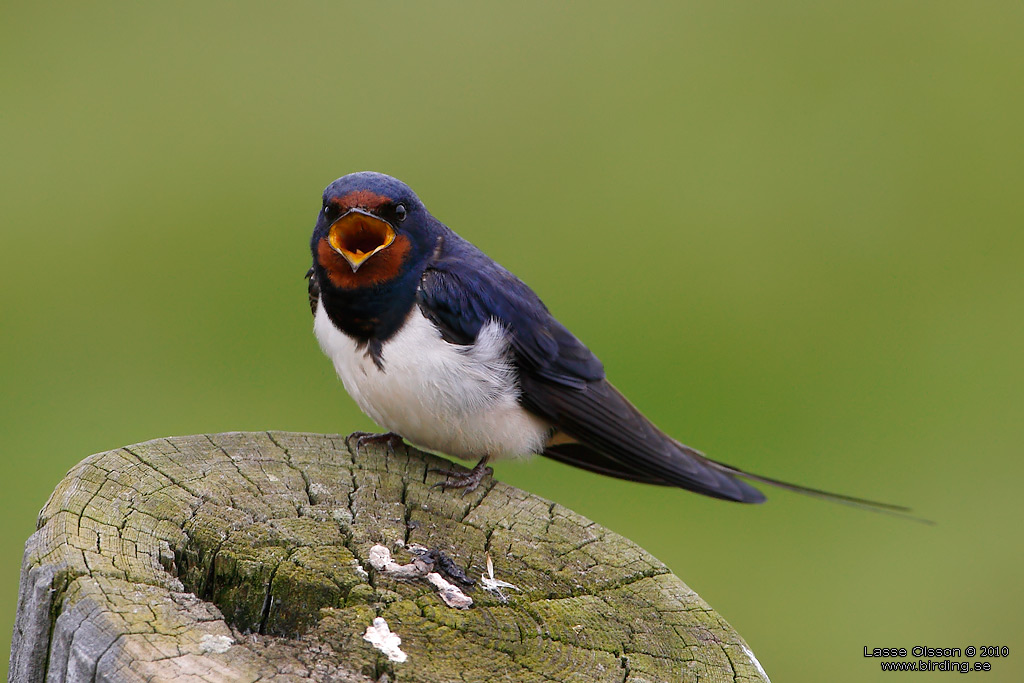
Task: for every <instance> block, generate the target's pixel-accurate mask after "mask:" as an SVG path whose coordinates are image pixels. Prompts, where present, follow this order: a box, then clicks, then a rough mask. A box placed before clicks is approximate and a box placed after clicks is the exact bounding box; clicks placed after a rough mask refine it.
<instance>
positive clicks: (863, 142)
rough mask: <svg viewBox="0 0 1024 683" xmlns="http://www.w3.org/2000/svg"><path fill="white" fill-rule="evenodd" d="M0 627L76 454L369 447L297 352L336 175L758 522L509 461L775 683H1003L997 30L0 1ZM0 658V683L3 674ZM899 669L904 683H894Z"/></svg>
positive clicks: (606, 6) (458, 6)
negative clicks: (654, 572) (301, 436)
mask: <svg viewBox="0 0 1024 683" xmlns="http://www.w3.org/2000/svg"><path fill="white" fill-rule="evenodd" d="M0 24H2V26H0V50H2V55H3V59H2V65H0V68H2V75H0V78H2V81H0V87H2V103H0V106H2V121H0V123H2V128H0V133H2V156H3V162H2V165H0V173H2V181H0V193H2V196H0V211H2V224H0V325H2V334H0V378H2V380H0V381H2V385H0V434H2V444H3V453H4V455H3V458H4V460H3V465H2V467H3V470H2V471H3V476H2V481H0V486H2V487H3V488H2V491H0V500H2V501H3V509H4V511H5V517H6V519H7V522H6V523H5V524H4V525H3V528H2V530H0V544H2V545H0V557H2V558H3V559H2V562H0V633H2V634H3V637H4V638H9V634H10V628H11V623H12V620H13V615H14V611H15V602H16V595H17V576H18V569H19V561H20V557H21V552H22V544H23V542H24V540H25V539H26V538H27V537H28V535H29V534H30V533H31V532H32V530H33V528H34V522H35V515H36V512H37V511H38V509H39V508H40V507H41V506H42V504H43V503H44V501H45V500H46V497H47V495H48V494H49V492H50V491H51V490H52V488H53V487H54V485H55V484H56V483H57V481H58V480H59V479H60V478H61V476H62V475H63V474H64V472H65V471H66V470H67V469H68V468H70V467H71V466H72V465H73V464H74V463H76V462H77V461H78V460H80V459H81V458H83V457H84V456H86V455H88V454H90V453H93V452H96V451H101V450H107V449H110V448H114V447H117V446H120V445H123V444H128V443H133V442H137V441H142V440H146V439H150V438H154V437H158V436H165V435H172V434H191V433H196V432H209V431H226V430H261V429H271V428H272V429H288V430H303V431H306V430H308V431H322V432H347V431H349V430H353V429H369V428H371V427H372V425H371V423H370V422H369V421H368V420H367V419H366V418H365V417H363V416H362V415H361V414H359V412H358V410H357V409H356V408H355V406H354V404H353V403H352V402H351V401H350V400H349V398H348V397H347V396H346V395H345V394H344V391H343V389H342V387H341V384H340V382H338V380H337V379H336V378H335V376H334V374H333V372H332V370H331V367H330V365H329V363H328V362H327V360H326V359H325V358H323V357H322V356H321V354H320V351H319V349H318V348H317V345H316V342H315V340H314V338H313V335H312V333H311V324H312V323H311V318H310V316H309V311H308V308H307V306H306V293H305V282H304V281H303V279H302V275H303V273H304V272H305V270H306V268H307V267H308V264H309V260H310V257H309V253H308V246H307V244H308V237H309V233H310V231H311V228H312V225H313V222H314V219H315V216H316V213H317V211H318V209H319V206H320V193H321V191H322V189H323V187H324V186H325V185H326V184H327V183H329V182H330V181H331V180H333V179H334V178H336V177H338V176H340V175H343V174H345V173H348V172H350V171H355V170H362V169H373V170H379V171H384V172H387V173H391V174H393V175H396V176H398V177H399V178H402V179H403V180H405V181H406V182H408V183H409V184H410V185H411V186H412V187H413V188H414V189H415V190H416V191H417V192H418V193H419V195H420V196H421V197H422V199H423V200H424V201H425V202H426V204H427V206H428V207H429V208H430V209H431V211H432V212H433V213H434V214H435V215H437V216H438V217H440V218H441V219H442V220H443V221H445V222H446V223H447V224H448V225H450V226H451V227H452V228H453V229H455V230H456V231H458V232H460V233H461V234H462V235H463V236H465V237H467V238H469V239H470V240H472V241H473V242H475V243H476V244H478V245H479V246H480V247H482V248H483V249H484V250H485V251H486V252H487V253H488V254H490V255H492V256H493V257H494V258H496V259H497V260H499V261H500V262H501V263H503V264H504V265H506V266H507V267H509V268H510V269H512V270H513V271H514V272H516V273H517V274H519V275H520V277H522V278H523V279H524V280H525V281H526V282H528V283H529V284H531V285H532V286H533V287H534V288H535V289H536V290H537V291H538V292H539V293H540V294H541V296H542V297H543V298H544V299H545V301H546V302H547V303H548V305H549V307H550V308H551V309H552V310H553V311H554V312H555V314H556V315H557V316H558V317H559V318H560V319H561V320H562V321H564V322H565V323H566V324H567V325H568V326H569V327H570V328H571V329H572V330H574V331H575V332H576V333H577V335H578V336H579V337H580V338H581V339H583V340H584V341H585V342H586V343H588V344H589V345H590V346H591V347H592V348H593V349H594V350H595V351H596V352H597V354H598V355H599V356H600V357H601V358H602V359H603V360H604V361H605V364H606V366H607V368H608V371H609V374H610V376H611V378H612V379H613V381H614V382H615V383H616V384H617V385H618V386H619V387H620V388H621V389H622V390H623V391H624V392H625V393H626V394H627V395H628V396H630V397H632V399H633V400H634V402H636V403H637V404H638V405H639V406H640V407H641V409H643V410H644V411H645V412H646V413H647V414H648V415H650V416H651V417H652V418H654V419H655V421H656V422H658V423H659V424H660V425H661V426H662V427H664V428H665V429H666V430H667V431H669V432H671V433H672V434H674V435H676V436H678V437H679V438H681V439H683V440H684V441H686V442H687V443H689V444H691V445H693V446H695V447H698V448H701V449H703V450H705V451H707V452H708V453H710V454H712V455H713V456H717V457H719V458H721V459H723V460H725V461H726V462H730V463H734V464H736V465H740V466H743V467H746V468H749V469H751V470H753V471H756V472H761V473H764V474H768V475H773V476H777V477H781V478H785V479H790V480H794V481H799V482H802V483H806V484H809V485H813V486H820V487H823V488H827V489H832V490H837V491H842V492H846V493H850V494H854V495H862V496H867V497H873V498H878V499H881V500H886V501H894V502H899V503H904V504H907V505H910V506H912V507H913V508H914V509H915V510H916V511H918V512H919V513H920V514H921V515H923V516H926V517H929V518H933V519H935V520H937V521H938V524H937V525H936V526H934V527H926V526H922V525H918V524H914V523H910V522H906V521H901V520H897V519H893V518H889V517H885V516H882V515H875V514H871V513H867V512H861V511H857V510H852V509H849V508H846V507H842V506H837V505H830V504H827V503H822V502H819V501H815V500H810V499H806V498H802V497H799V496H795V495H792V494H787V493H785V492H779V491H769V493H770V494H771V500H770V501H769V503H768V504H766V505H764V506H760V507H743V506H738V505H729V504H724V503H720V502H717V501H712V500H708V499H705V498H701V497H698V496H695V495H691V494H687V493H684V492H680V491H675V490H663V489H657V488H648V487H643V486H639V485H633V484H629V483H624V482H619V481H614V480H610V479H605V478H601V477H598V476H595V475H591V474H587V473H584V472H580V471H575V470H571V469H569V468H566V467H563V466H560V465H557V464H554V463H549V462H541V461H540V459H537V460H535V461H534V462H531V463H529V464H510V465H499V467H498V476H499V477H500V478H502V479H504V480H505V481H507V482H510V483H512V484H515V485H517V486H520V487H523V488H525V489H528V490H530V491H532V492H535V493H537V494H539V495H541V496H545V497H547V498H550V499H552V500H555V501H558V502H559V503H562V504H564V505H566V506H568V507H570V508H573V509H575V510H577V511H579V512H581V513H582V514H584V515H587V516H588V517H590V518H592V519H595V520H597V521H598V522H600V523H601V524H604V525H605V526H607V527H610V528H611V529H614V530H615V531H618V532H620V533H622V534H624V535H626V536H628V537H630V538H632V539H634V540H635V541H637V542H638V543H640V544H641V545H643V546H645V547H646V548H648V549H649V550H650V551H651V552H653V553H654V554H655V555H656V556H658V557H659V558H661V559H662V560H664V561H665V562H666V563H667V564H668V565H669V566H670V567H672V569H673V570H674V571H675V572H676V573H677V574H678V575H679V576H680V577H682V578H683V580H685V581H686V582H687V583H688V584H689V585H690V586H692V587H693V588H694V589H695V590H697V591H698V592H699V593H700V594H701V595H702V596H703V597H704V598H705V599H707V600H708V601H709V602H710V603H711V604H712V605H713V606H714V607H715V608H716V609H717V610H719V611H720V612H721V614H722V615H724V616H725V618H726V619H728V620H729V621H730V622H731V623H732V624H733V625H734V626H735V627H736V628H737V630H738V631H739V632H740V633H741V634H743V636H744V637H745V638H746V639H747V640H748V641H749V643H750V645H751V647H752V648H753V650H754V651H755V652H756V653H757V654H758V656H759V658H760V660H761V662H762V663H763V665H764V667H765V668H766V669H767V671H768V673H769V674H770V675H771V676H772V677H773V678H774V680H776V681H823V680H828V681H865V680H876V679H877V680H887V678H886V676H884V675H882V674H881V673H880V671H879V666H878V664H877V660H868V659H864V658H863V656H862V648H863V647H864V646H865V645H867V646H869V647H876V646H877V647H881V646H895V647H899V646H903V647H908V648H909V647H912V646H914V645H928V646H933V647H940V646H941V647H965V646H967V645H972V644H973V645H984V644H987V645H1006V646H1008V647H1009V648H1010V657H1009V659H1007V660H995V661H994V662H993V672H992V673H990V674H989V675H988V676H987V677H986V680H999V681H1011V680H1022V678H1021V674H1022V671H1024V649H1022V648H1021V645H1022V644H1024V618H1022V616H1021V614H1022V610H1024V588H1022V585H1021V572H1022V560H1024V543H1022V537H1024V534H1022V533H1021V530H1020V523H1021V517H1022V512H1024V504H1022V502H1021V493H1020V488H1021V477H1022V475H1024V461H1022V458H1021V457H1020V444H1021V443H1022V440H1024V433H1022V432H1024V429H1022V426H1021V425H1022V419H1021V417H1022V408H1024V389H1022V383H1024V359H1022V354H1021V350H1022V348H1024V324H1022V303H1024V268H1022V265H1024V258H1022V257H1024V237H1022V231H1021V227H1022V225H1024V200H1022V185H1024V133H1022V130H1024V127H1022V121H1024V89H1022V83H1024V46H1022V45H1024V43H1022V39H1021V36H1022V35H1024V5H1022V4H1021V3H1020V2H1003V3H963V2H931V1H930V2H915V3H906V2H896V3H893V2H888V1H886V2H858V3H848V4H846V6H838V5H833V4H828V3H812V2H805V3H800V2H783V3H735V2H714V3H712V2H705V3H700V4H694V3H685V4H680V3H670V2H666V3H662V4H649V5H648V4H643V5H637V4H634V5H633V6H631V7H630V8H629V9H626V8H624V7H622V6H620V5H618V4H615V3H602V4H598V3H587V4H586V5H582V4H581V5H579V6H578V7H575V8H569V7H568V6H556V5H554V4H552V3H514V4H513V3H505V4H496V3H495V4H490V3H488V4H476V5H470V4H468V3H466V4H463V3H437V2H435V3H429V4H428V3H421V4H419V5H413V4H411V3H408V4H407V3H390V4H377V3H358V4H356V3H340V2H335V3H328V2H295V3H241V2H239V3H218V4H216V6H211V5H210V4H209V3H205V2H202V3H171V4H168V3H146V4H144V5H141V4H140V5H136V3H127V2H125V3H120V4H108V5H105V6H103V7H86V6H84V4H81V5H80V4H77V3H65V4H64V5H60V6H58V5H54V4H49V3H5V5H4V7H3V9H2V21H0ZM4 664H5V665H6V658H4ZM932 675H933V676H934V675H938V674H932Z"/></svg>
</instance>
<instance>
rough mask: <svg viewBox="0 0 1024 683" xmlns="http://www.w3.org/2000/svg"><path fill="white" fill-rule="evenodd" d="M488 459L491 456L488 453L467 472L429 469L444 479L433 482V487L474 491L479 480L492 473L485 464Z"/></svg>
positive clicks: (467, 491) (466, 491)
mask: <svg viewBox="0 0 1024 683" xmlns="http://www.w3.org/2000/svg"><path fill="white" fill-rule="evenodd" d="M490 459H491V458H490V456H488V455H485V456H484V457H482V458H480V462H478V463H477V464H476V465H475V466H474V467H473V469H471V470H470V471H469V472H457V471H455V470H436V469H432V470H430V471H431V472H437V473H438V474H443V475H445V480H444V481H442V482H441V483H440V484H434V488H438V487H440V488H441V489H442V490H446V489H464V490H465V493H469V492H470V491H475V490H476V487H477V486H479V485H480V482H481V481H482V480H483V478H484V477H486V476H487V475H489V474H494V470H493V469H492V468H490V467H488V466H487V461H488V460H490Z"/></svg>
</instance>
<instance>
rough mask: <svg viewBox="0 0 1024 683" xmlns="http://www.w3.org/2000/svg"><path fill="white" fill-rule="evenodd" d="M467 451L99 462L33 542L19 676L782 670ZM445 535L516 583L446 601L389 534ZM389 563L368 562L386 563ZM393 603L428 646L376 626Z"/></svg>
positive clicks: (648, 568)
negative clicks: (389, 559)
mask: <svg viewBox="0 0 1024 683" xmlns="http://www.w3.org/2000/svg"><path fill="white" fill-rule="evenodd" d="M448 466H450V463H448V462H447V461H444V460H441V459H439V458H436V457H435V456H432V455H428V454H424V453H420V452H419V451H416V450H414V449H408V450H407V449H405V448H404V447H399V448H398V449H397V452H395V453H388V452H387V450H386V448H383V447H381V448H374V447H368V448H364V449H363V450H362V451H361V452H360V454H359V455H358V456H357V455H356V454H355V453H354V452H353V451H352V450H351V449H350V448H349V445H348V443H347V442H346V440H345V438H344V437H341V436H325V435H318V434H296V433H288V432H269V433H263V432H259V433H227V434H210V435H197V436H186V437H176V438H169V439H157V440H155V441H149V442H146V443H142V444H137V445H134V446H127V447H125V448H120V449H117V450H113V451H109V452H106V453H99V454H96V455H93V456H91V457H89V458H86V459H85V460H84V461H82V462H81V463H80V464H79V465H77V466H76V467H75V468H74V469H72V470H71V472H69V473H68V475H67V477H66V478H65V479H64V480H63V481H62V482H61V483H60V484H59V485H58V487H57V489H56V490H55V491H54V493H53V495H52V496H51V497H50V500H49V501H48V502H47V504H46V506H45V507H44V508H43V510H42V512H41V513H40V516H39V523H38V531H37V532H36V533H35V534H33V535H32V537H31V538H30V539H29V541H28V543H27V544H26V550H25V559H24V562H23V565H22V575H21V586H20V594H19V601H18V614H17V622H16V626H15V631H14V643H13V647H12V651H11V668H10V678H9V680H11V681H18V682H25V683H35V682H37V681H44V680H45V681H48V682H49V681H53V682H59V681H92V680H96V681H182V682H184V681H252V682H255V681H261V680H273V681H339V682H345V681H353V682H354V681H385V680H387V681H402V682H410V683H412V682H422V683H428V682H438V681H469V682H471V681H524V682H527V681H529V682H532V681H538V682H540V681H581V682H583V681H586V682H595V681H608V682H615V683H640V682H654V681H702V682H711V681H763V680H766V679H765V678H764V677H763V676H762V674H761V673H760V672H759V665H757V663H756V660H754V659H753V655H752V654H751V652H750V650H749V648H748V647H747V646H746V644H745V643H744V642H743V640H742V639H741V638H740V637H739V635H737V634H736V633H735V631H733V630H732V628H731V627H730V626H729V625H728V624H727V623H726V622H725V621H724V620H723V619H722V618H721V617H720V616H718V614H716V613H715V612H714V611H713V610H712V609H711V608H710V607H709V606H708V605H707V604H706V603H705V602H704V601H703V600H701V599H700V597H699V596H698V595H697V594H696V593H694V592H693V591H691V590H690V589H689V588H688V587H687V586H686V585H684V584H683V582H682V581H680V580H679V579H678V578H676V577H675V576H674V575H672V574H671V573H670V572H669V570H668V569H667V568H666V567H665V566H664V565H663V564H662V563H661V562H659V561H658V560H657V559H655V558H654V557H652V556H651V555H650V554H649V553H647V552H646V551H644V550H643V549H642V548H640V547H638V546H637V545H635V544H634V543H632V542H631V541H629V540H627V539H625V538H623V537H621V536H619V535H617V534H615V533H613V532H610V531H608V530H606V529H603V528H602V527H599V526H598V525H596V524H594V523H593V522H591V521H589V520H587V519H585V518H584V517H581V516H580V515H578V514H576V513H574V512H572V511H571V510H568V509H566V508H564V507H562V506H560V505H557V504H555V503H551V502H549V501H546V500H543V499H541V498H538V497H536V496H533V495H530V494H528V493H526V492H524V491H521V490H519V489H515V488H512V487H510V486H507V485H505V484H501V483H499V482H496V481H494V480H493V479H491V478H487V479H485V480H484V482H483V484H482V485H481V486H480V488H479V489H477V490H476V491H474V492H472V493H469V494H468V495H466V496H463V495H462V494H461V492H459V491H447V492H445V491H442V490H441V489H439V488H432V485H433V484H436V483H438V482H440V481H441V478H442V475H439V474H436V473H433V472H429V471H428V470H429V469H430V468H437V467H442V468H443V467H448ZM378 543H379V544H382V545H385V546H387V547H389V548H391V549H392V551H393V552H394V553H395V555H396V559H397V560H399V561H400V562H407V561H409V558H410V554H409V552H408V551H407V550H405V549H404V548H405V546H408V545H409V544H410V543H419V544H422V545H424V546H427V547H428V548H432V549H438V550H442V551H444V552H445V553H447V554H448V555H449V556H450V557H451V558H453V559H454V560H455V562H456V563H458V564H459V565H461V566H462V567H463V568H465V569H467V571H468V573H469V575H470V576H471V577H474V578H479V577H480V576H481V575H482V574H483V573H484V571H485V569H484V567H485V564H486V556H487V553H490V555H491V557H492V559H493V561H494V567H495V578H497V579H501V580H504V581H508V582H510V583H513V584H516V585H517V586H518V587H519V588H520V589H521V592H514V591H507V594H508V604H502V602H501V601H500V599H499V597H498V596H496V595H494V594H492V593H488V592H486V591H483V590H481V589H480V587H479V584H477V586H475V587H473V588H472V589H469V590H468V593H469V595H470V596H472V598H473V600H474V605H473V607H472V608H470V609H468V610H456V609H451V608H449V607H446V606H445V605H444V603H442V602H441V600H440V598H439V597H438V595H437V594H436V592H435V591H434V589H433V588H432V587H431V586H430V585H429V584H428V583H427V582H426V581H415V582H402V581H398V580H395V579H393V578H391V577H389V576H387V575H385V574H378V573H376V572H374V571H373V570H372V569H371V568H370V566H369V564H368V563H366V555H367V553H368V551H369V549H370V547H371V546H373V545H374V544H378ZM367 572H369V573H367ZM375 616H383V617H384V618H385V619H386V620H387V622H388V624H389V626H390V627H391V630H392V631H394V632H395V633H397V634H398V635H399V636H400V637H401V638H402V643H401V648H402V650H404V651H405V652H406V653H407V654H408V660H407V661H405V662H403V663H393V662H390V661H388V659H387V658H386V657H385V656H384V655H383V654H382V653H380V652H378V651H377V650H375V649H374V648H373V647H372V646H371V645H370V644H369V643H367V642H365V641H364V640H363V637H362V636H363V634H364V633H365V632H366V628H367V626H369V625H370V624H371V622H372V621H373V618H374V617H375Z"/></svg>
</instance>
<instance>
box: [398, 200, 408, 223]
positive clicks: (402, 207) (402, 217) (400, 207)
mask: <svg viewBox="0 0 1024 683" xmlns="http://www.w3.org/2000/svg"><path fill="white" fill-rule="evenodd" d="M406 213H407V212H406V210H405V204H398V205H397V206H395V219H396V220H397V221H398V222H399V223H401V222H402V221H404V220H405V216H406Z"/></svg>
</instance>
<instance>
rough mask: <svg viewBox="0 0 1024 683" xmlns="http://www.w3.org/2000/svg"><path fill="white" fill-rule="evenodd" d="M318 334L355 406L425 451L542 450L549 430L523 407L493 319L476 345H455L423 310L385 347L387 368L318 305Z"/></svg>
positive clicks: (494, 453) (468, 454) (495, 454)
mask: <svg viewBox="0 0 1024 683" xmlns="http://www.w3.org/2000/svg"><path fill="white" fill-rule="evenodd" d="M313 330H314V332H315V333H316V337H317V339H318V340H319V342H320V347H321V348H322V349H323V350H324V353H325V354H327V357H328V358H330V359H331V361H333V362H334V369H335V370H336V371H337V373H338V377H340V378H341V381H342V382H343V383H344V385H345V389H346V390H347V391H348V393H349V394H350V395H351V396H352V398H353V399H355V402H356V403H357V404H358V405H359V407H360V408H361V409H362V410H363V412H364V413H366V414H367V415H369V416H370V418H372V419H373V421H374V422H376V423H377V424H379V425H381V426H382V427H384V428H385V429H387V430H389V431H392V432H395V433H396V434H400V435H402V436H403V437H405V439H406V440H407V441H409V442H411V443H413V444H415V445H417V446H419V447H421V448H426V449H429V450H434V451H440V452H442V453H447V454H449V455H454V456H456V457H460V458H466V459H474V458H481V457H483V456H485V455H486V456H490V457H491V458H492V459H495V458H501V457H507V456H516V455H528V454H530V453H537V452H539V451H540V450H542V449H543V446H544V442H545V441H546V439H547V436H548V434H549V433H550V425H548V424H547V423H546V422H545V421H544V420H542V419H540V418H538V417H536V416H534V415H532V414H530V413H529V412H527V411H526V410H524V409H523V408H522V407H521V406H520V405H519V403H518V400H517V399H518V396H519V389H518V386H517V383H516V374H515V369H514V367H513V366H512V364H511V359H510V356H509V350H508V340H507V338H506V336H505V331H504V329H503V328H502V327H501V325H500V324H498V323H496V322H494V321H492V322H490V323H488V324H487V325H485V326H484V327H483V328H482V329H481V330H480V333H479V334H478V335H477V338H476V343H475V344H472V345H470V346H458V345H455V344H449V343H448V342H446V341H444V340H443V339H442V338H441V334H440V332H438V330H437V328H435V327H434V325H433V324H432V323H431V322H430V321H429V320H427V319H426V318H425V317H424V316H423V314H422V313H420V311H419V309H418V308H413V310H412V312H411V313H410V314H409V318H408V319H407V320H406V321H405V324H404V325H402V328H401V329H400V330H399V331H398V332H397V333H396V334H395V335H394V336H393V337H392V338H391V339H389V340H388V341H387V342H385V344H384V346H383V350H382V356H383V361H384V370H383V371H382V370H380V369H379V368H378V367H377V366H376V365H375V364H374V362H373V360H372V359H371V358H370V356H369V354H368V353H367V352H366V348H365V347H364V348H356V343H355V341H353V340H352V339H351V338H350V337H349V336H347V335H346V334H344V333H343V332H341V331H339V330H338V329H337V328H336V327H335V326H334V324H333V323H332V322H331V320H330V318H329V317H328V316H327V311H325V310H324V305H323V302H322V301H321V302H320V303H319V304H318V305H317V310H316V318H315V322H314V324H313Z"/></svg>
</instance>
